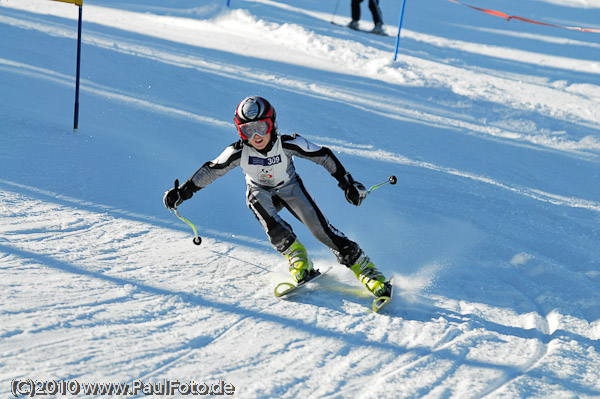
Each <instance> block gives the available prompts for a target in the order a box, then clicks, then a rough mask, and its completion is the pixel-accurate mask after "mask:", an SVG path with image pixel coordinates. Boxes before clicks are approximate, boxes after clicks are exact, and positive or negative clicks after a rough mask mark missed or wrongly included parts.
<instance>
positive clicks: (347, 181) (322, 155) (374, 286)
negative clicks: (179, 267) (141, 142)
mask: <svg viewBox="0 0 600 399" xmlns="http://www.w3.org/2000/svg"><path fill="white" fill-rule="evenodd" d="M233 120H234V122H235V125H236V127H237V130H238V134H239V135H240V137H241V139H240V140H239V141H237V142H235V143H233V144H231V145H230V146H229V147H227V148H226V149H225V150H224V151H223V152H222V153H221V155H219V156H218V157H217V158H216V159H215V160H213V161H210V162H206V163H205V164H204V165H202V167H200V169H198V170H197V171H196V173H194V174H193V176H192V177H191V178H189V179H188V180H187V181H186V182H185V183H184V184H182V185H181V186H180V187H175V188H172V189H170V190H169V191H167V192H166V193H165V196H164V198H163V202H164V204H165V206H166V207H167V209H169V210H173V209H175V208H176V207H177V206H179V205H180V204H181V203H182V202H183V201H185V200H188V199H190V198H191V197H192V195H193V194H194V193H195V192H197V191H198V190H200V189H202V188H204V187H206V186H207V185H209V184H210V183H212V182H213V181H215V180H216V179H217V178H219V177H221V176H223V175H225V174H226V173H227V172H229V171H230V170H232V169H233V168H235V167H236V166H241V167H242V170H243V172H244V174H245V177H246V183H247V185H248V186H247V191H246V203H247V205H248V207H249V208H250V209H251V210H252V212H254V215H255V216H256V218H257V219H258V221H259V222H260V224H261V225H262V227H263V229H264V230H265V232H266V233H267V236H268V237H269V240H270V242H271V245H272V246H273V247H274V248H275V249H276V250H277V251H278V252H280V253H281V254H283V255H284V256H285V257H286V258H287V260H288V262H289V268H290V272H291V273H292V275H293V276H294V278H295V280H296V281H297V282H298V283H300V282H303V281H304V280H306V279H310V278H311V277H312V276H313V275H314V274H315V271H314V269H313V265H312V262H311V260H310V258H309V256H308V254H307V252H306V248H304V246H303V245H302V244H301V243H300V241H298V239H297V237H296V235H295V234H294V232H293V231H292V228H291V226H290V225H289V224H288V223H286V222H285V221H284V220H283V219H282V218H281V217H280V216H279V211H280V210H281V209H283V208H284V207H285V208H286V209H288V210H289V211H290V213H291V214H292V215H294V216H295V217H296V218H297V219H298V220H300V221H301V222H302V223H303V224H304V225H305V226H306V227H307V228H308V229H309V230H310V231H311V232H312V234H313V235H314V236H315V237H316V238H317V239H318V240H319V241H321V242H322V243H323V244H325V245H326V246H327V247H329V248H330V249H331V251H332V252H333V253H334V254H335V255H336V257H337V260H338V262H339V263H341V264H343V265H345V266H347V267H349V268H350V269H351V270H352V271H353V272H354V274H355V275H356V277H357V278H358V279H359V280H360V281H361V282H362V283H363V284H364V285H365V286H366V287H367V289H368V290H369V291H370V292H372V293H373V294H374V295H375V296H378V297H379V296H382V295H389V294H390V293H391V284H389V283H387V282H386V278H385V277H384V276H383V274H381V273H380V272H379V271H378V270H377V268H375V265H373V263H372V262H371V261H370V260H369V258H368V257H367V255H366V254H365V253H364V252H363V250H362V249H361V248H360V247H359V246H358V244H356V243H355V242H354V241H351V240H350V239H348V238H347V237H346V236H345V235H344V234H343V233H341V232H340V231H339V230H337V229H336V228H335V227H333V226H332V225H331V224H330V223H329V221H328V220H327V218H326V217H325V216H324V215H323V213H322V212H321V211H320V210H319V208H318V207H317V204H316V203H315V201H314V199H313V198H312V196H311V195H310V194H309V193H308V191H307V190H306V188H305V187H304V183H303V182H302V180H301V179H300V176H298V174H297V173H296V168H295V167H294V163H293V157H294V156H298V157H300V158H305V159H308V160H311V161H313V162H315V163H317V164H319V165H321V166H323V167H324V168H325V169H326V170H327V171H328V172H329V173H331V175H332V176H333V177H334V178H335V179H336V180H337V181H338V185H339V187H340V188H341V189H342V190H344V192H345V195H346V199H347V200H348V202H350V203H351V204H353V205H356V206H359V205H360V204H361V202H362V201H363V199H364V198H365V197H366V195H367V191H366V190H365V187H364V186H363V185H362V184H361V183H359V182H356V181H354V179H353V178H352V176H351V175H350V173H348V172H346V170H345V169H344V167H343V166H342V164H341V163H340V161H339V160H338V159H337V157H336V156H335V155H334V154H333V152H332V151H331V150H330V149H329V148H326V147H321V146H318V145H316V144H313V143H311V142H310V141H308V140H306V139H304V138H302V137H301V136H299V135H297V134H293V135H281V136H280V135H279V134H278V132H277V122H276V114H275V109H274V108H273V106H272V105H271V104H270V103H269V102H268V101H267V100H265V99H264V98H262V97H256V96H254V97H247V98H245V99H244V100H242V102H240V104H239V105H238V106H237V108H236V110H235V116H234V119H233Z"/></svg>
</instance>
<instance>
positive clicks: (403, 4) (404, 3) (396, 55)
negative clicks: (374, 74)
mask: <svg viewBox="0 0 600 399" xmlns="http://www.w3.org/2000/svg"><path fill="white" fill-rule="evenodd" d="M405 5H406V0H402V9H401V11H400V22H398V37H397V38H396V52H395V53H394V61H396V58H398V47H399V46H400V31H401V30H402V20H403V19H404V6H405Z"/></svg>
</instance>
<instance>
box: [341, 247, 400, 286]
mask: <svg viewBox="0 0 600 399" xmlns="http://www.w3.org/2000/svg"><path fill="white" fill-rule="evenodd" d="M350 269H351V270H352V271H353V272H354V274H355V275H356V278H357V279H358V280H359V281H360V282H361V283H363V284H364V285H365V287H367V289H368V290H369V291H370V292H371V293H373V295H375V296H376V297H380V296H384V295H387V296H389V295H390V293H391V291H392V287H391V284H390V283H388V282H386V279H385V276H384V275H383V274H381V272H380V271H379V270H377V268H376V267H375V265H374V264H373V262H371V260H370V259H369V257H368V256H367V255H365V253H364V252H363V253H361V255H360V256H359V257H358V259H357V260H356V263H354V264H353V265H352V266H350Z"/></svg>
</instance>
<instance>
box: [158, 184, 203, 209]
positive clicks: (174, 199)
mask: <svg viewBox="0 0 600 399" xmlns="http://www.w3.org/2000/svg"><path fill="white" fill-rule="evenodd" d="M198 190H200V189H199V188H198V187H196V186H195V185H194V183H192V182H191V181H190V180H188V181H186V182H185V183H183V185H182V186H181V187H179V180H178V179H175V187H173V188H172V189H170V190H169V191H166V192H165V196H164V197H163V203H164V204H165V207H167V209H168V210H170V211H172V210H173V209H175V208H177V207H178V206H179V205H181V203H182V202H183V201H185V200H188V199H190V198H192V195H194V193H195V192H196V191H198Z"/></svg>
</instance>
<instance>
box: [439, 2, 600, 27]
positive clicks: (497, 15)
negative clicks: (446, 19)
mask: <svg viewBox="0 0 600 399" xmlns="http://www.w3.org/2000/svg"><path fill="white" fill-rule="evenodd" d="M448 1H451V2H452V3H456V4H461V5H463V6H467V7H469V8H472V9H474V10H477V11H481V12H484V13H486V14H490V15H494V16H496V17H500V18H504V19H506V20H507V21H510V20H511V19H517V20H519V21H523V22H529V23H531V24H537V25H544V26H552V27H554V28H562V29H569V30H577V31H580V32H594V33H600V29H592V28H579V27H577V26H563V25H555V24H549V23H547V22H540V21H535V20H533V19H527V18H523V17H519V16H516V15H508V14H505V13H503V12H501V11H496V10H487V9H485V8H479V7H475V6H471V5H469V4H465V3H461V2H460V1H457V0H448Z"/></svg>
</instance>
